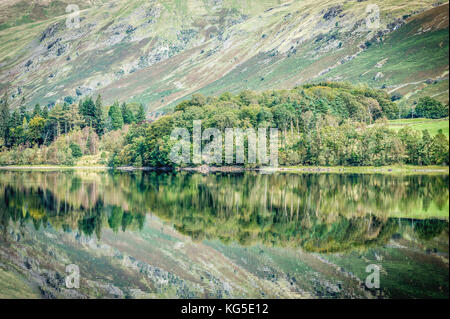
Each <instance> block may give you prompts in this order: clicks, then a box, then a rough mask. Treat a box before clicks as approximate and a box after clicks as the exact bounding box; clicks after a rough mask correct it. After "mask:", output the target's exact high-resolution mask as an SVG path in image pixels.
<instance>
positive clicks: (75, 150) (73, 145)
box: [70, 143, 83, 158]
mask: <svg viewBox="0 0 450 319" xmlns="http://www.w3.org/2000/svg"><path fill="white" fill-rule="evenodd" d="M70 149H71V150H72V156H73V157H75V158H80V157H82V156H83V151H82V150H81V147H80V146H79V145H78V144H76V143H71V144H70Z"/></svg>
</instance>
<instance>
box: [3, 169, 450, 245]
mask: <svg viewBox="0 0 450 319" xmlns="http://www.w3.org/2000/svg"><path fill="white" fill-rule="evenodd" d="M85 175H86V177H85V176H84V175H83V174H77V173H74V172H67V173H63V172H47V173H45V172H41V173H39V172H33V173H29V172H15V173H9V174H3V173H0V190H1V191H2V192H1V193H0V203H2V204H1V205H2V206H1V207H0V209H1V210H2V211H3V212H4V213H3V214H4V215H2V218H3V219H5V221H4V222H3V223H4V224H3V225H7V222H6V220H9V219H11V220H13V221H28V220H32V222H33V223H34V224H35V226H36V227H42V226H46V225H47V224H48V223H50V224H51V225H52V226H53V227H56V228H62V229H63V230H64V231H68V230H70V229H75V228H77V229H78V230H79V232H81V233H83V234H85V235H87V236H93V235H94V233H95V234H96V236H97V237H100V235H101V230H102V228H104V227H109V228H110V229H112V231H113V232H118V231H119V230H121V231H126V230H129V229H142V227H143V225H144V221H145V214H146V213H148V212H152V213H154V214H156V215H157V216H158V217H159V218H161V219H163V220H165V221H167V222H169V223H171V224H173V225H174V227H175V229H177V230H178V231H179V232H181V233H183V234H185V235H188V236H190V237H191V238H192V239H194V240H203V239H220V240H221V241H222V242H225V243H230V242H239V243H240V244H242V245H253V244H257V243H263V244H265V245H270V246H290V247H296V248H297V247H303V249H305V250H308V251H315V252H339V251H346V250H352V249H355V248H367V247H372V246H378V245H382V244H384V243H387V242H388V241H389V239H390V238H391V237H392V236H393V235H394V234H395V233H397V232H399V231H402V232H403V231H405V229H404V228H400V230H399V228H398V224H399V223H400V224H403V223H402V222H401V219H405V218H406V219H407V220H413V221H414V222H413V223H412V224H411V223H406V224H408V225H411V226H408V227H410V228H411V231H410V232H411V234H412V236H413V237H416V236H417V237H418V238H419V239H420V240H428V239H430V238H433V237H435V236H438V235H439V234H440V233H441V232H442V231H443V230H444V229H446V228H447V229H448V221H447V220H439V219H425V220H423V221H422V220H417V219H412V218H417V217H422V218H427V217H428V218H430V217H439V216H442V214H443V213H442V211H445V214H446V210H448V176H447V175H443V176H436V175H423V176H421V175H408V176H398V175H364V174H303V175H295V174H271V175H260V174H253V173H247V174H228V175H222V174H216V175H214V174H210V175H200V174H189V173H176V174H175V173H164V174H161V173H156V172H152V173H120V172H115V173H112V174H108V173H89V174H85ZM30 185H31V186H30ZM43 185H45V188H43V187H44V186H43ZM5 214H6V215H5ZM409 214H413V215H412V216H410V215H409ZM393 217H401V219H397V218H393ZM410 228H408V229H410ZM408 231H409V230H408ZM411 234H410V235H411ZM414 234H416V236H414Z"/></svg>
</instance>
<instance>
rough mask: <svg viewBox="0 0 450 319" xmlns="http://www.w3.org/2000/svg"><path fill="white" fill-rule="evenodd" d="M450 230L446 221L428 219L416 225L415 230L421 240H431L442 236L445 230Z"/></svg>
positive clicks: (417, 222)
mask: <svg viewBox="0 0 450 319" xmlns="http://www.w3.org/2000/svg"><path fill="white" fill-rule="evenodd" d="M447 228H448V222H447V221H444V220H434V219H426V220H419V221H416V222H415V223H414V230H415V231H416V232H417V234H418V236H419V238H421V239H425V240H430V239H432V238H434V237H436V236H438V235H440V234H441V233H442V232H443V231H444V229H447Z"/></svg>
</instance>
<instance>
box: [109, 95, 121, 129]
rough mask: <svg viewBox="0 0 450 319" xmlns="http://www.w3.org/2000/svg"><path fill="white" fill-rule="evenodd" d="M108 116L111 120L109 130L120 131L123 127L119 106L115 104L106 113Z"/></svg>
mask: <svg viewBox="0 0 450 319" xmlns="http://www.w3.org/2000/svg"><path fill="white" fill-rule="evenodd" d="M108 116H109V117H110V119H111V128H112V129H113V130H118V129H121V128H122V126H123V122H124V121H123V116H122V112H121V110H120V108H119V104H118V103H117V102H115V103H114V104H113V105H112V106H111V107H110V108H109V112H108Z"/></svg>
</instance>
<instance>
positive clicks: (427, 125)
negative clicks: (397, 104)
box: [388, 117, 449, 137]
mask: <svg viewBox="0 0 450 319" xmlns="http://www.w3.org/2000/svg"><path fill="white" fill-rule="evenodd" d="M388 125H389V127H390V128H392V129H394V130H397V131H398V130H400V129H402V128H403V127H405V126H408V127H411V128H412V129H414V130H418V131H422V130H428V132H430V135H432V136H434V135H436V134H437V133H438V131H439V130H442V132H443V133H444V134H445V135H446V136H447V137H448V136H449V134H448V117H447V118H445V119H437V120H433V119H424V118H418V119H400V120H391V121H389V122H388Z"/></svg>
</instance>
